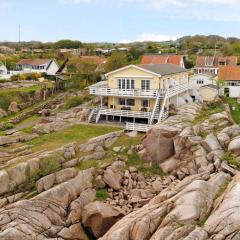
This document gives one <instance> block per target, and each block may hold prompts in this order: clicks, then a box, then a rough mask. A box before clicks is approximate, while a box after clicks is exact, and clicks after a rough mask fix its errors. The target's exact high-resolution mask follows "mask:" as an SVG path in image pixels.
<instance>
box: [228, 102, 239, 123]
mask: <svg viewBox="0 0 240 240" xmlns="http://www.w3.org/2000/svg"><path fill="white" fill-rule="evenodd" d="M227 102H228V104H229V106H230V108H231V107H235V110H231V115H232V118H233V121H234V122H235V123H237V124H240V104H239V103H238V102H237V100H236V99H233V98H228V99H227Z"/></svg>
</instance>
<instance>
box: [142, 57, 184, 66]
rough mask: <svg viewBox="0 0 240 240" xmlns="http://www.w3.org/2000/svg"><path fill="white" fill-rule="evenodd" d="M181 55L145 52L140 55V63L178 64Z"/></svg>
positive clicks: (180, 61)
mask: <svg viewBox="0 0 240 240" xmlns="http://www.w3.org/2000/svg"><path fill="white" fill-rule="evenodd" d="M182 59H183V56H182V55H160V54H145V55H143V57H142V60H141V64H167V63H171V64H175V65H178V66H180V65H181V63H182Z"/></svg>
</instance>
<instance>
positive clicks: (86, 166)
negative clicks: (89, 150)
mask: <svg viewBox="0 0 240 240" xmlns="http://www.w3.org/2000/svg"><path fill="white" fill-rule="evenodd" d="M100 162H101V160H88V161H84V162H81V163H79V165H78V166H77V169H78V170H80V171H83V170H86V169H89V168H92V167H94V168H98V166H99V163H100Z"/></svg>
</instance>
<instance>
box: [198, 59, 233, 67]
mask: <svg viewBox="0 0 240 240" xmlns="http://www.w3.org/2000/svg"><path fill="white" fill-rule="evenodd" d="M219 62H226V65H227V66H236V65H237V57H236V56H226V57H224V56H197V60H196V66H195V67H219V66H221V65H219Z"/></svg>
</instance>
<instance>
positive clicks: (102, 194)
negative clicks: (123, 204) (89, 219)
mask: <svg viewBox="0 0 240 240" xmlns="http://www.w3.org/2000/svg"><path fill="white" fill-rule="evenodd" d="M107 198H108V192H107V189H99V190H97V192H96V199H97V200H99V201H105V200H106V199H107Z"/></svg>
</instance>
